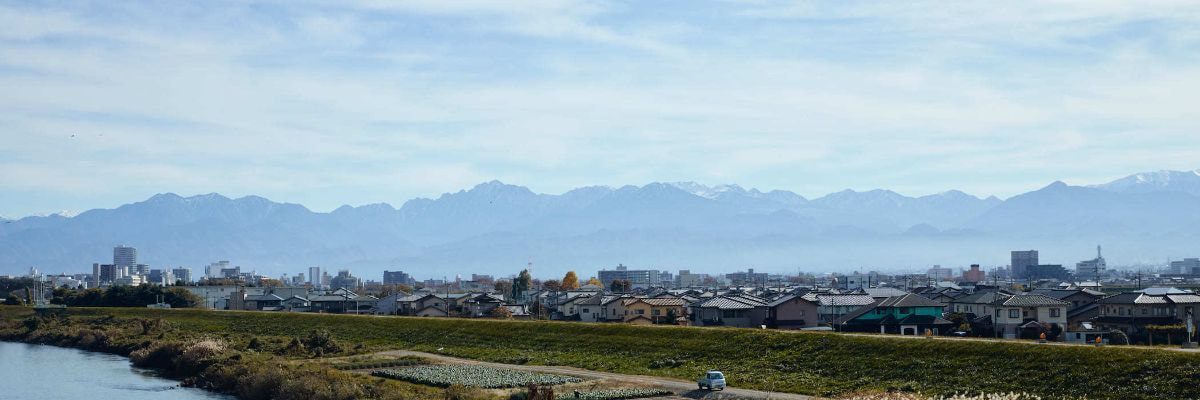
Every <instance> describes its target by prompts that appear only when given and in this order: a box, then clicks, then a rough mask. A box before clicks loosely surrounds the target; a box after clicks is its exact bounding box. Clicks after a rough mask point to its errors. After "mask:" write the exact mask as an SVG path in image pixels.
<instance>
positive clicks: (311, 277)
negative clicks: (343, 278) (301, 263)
mask: <svg viewBox="0 0 1200 400" xmlns="http://www.w3.org/2000/svg"><path fill="white" fill-rule="evenodd" d="M308 284H310V285H313V286H316V287H321V267H308Z"/></svg>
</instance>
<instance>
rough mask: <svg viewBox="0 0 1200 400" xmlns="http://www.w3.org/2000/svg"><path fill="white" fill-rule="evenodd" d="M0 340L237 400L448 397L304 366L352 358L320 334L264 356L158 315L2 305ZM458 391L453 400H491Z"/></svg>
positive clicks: (243, 340) (235, 339)
mask: <svg viewBox="0 0 1200 400" xmlns="http://www.w3.org/2000/svg"><path fill="white" fill-rule="evenodd" d="M73 311H75V310H73ZM0 340H4V341H13V342H23V343H31V344H43V345H52V346H60V347H70V348H77V349H81V350H86V351H92V352H102V353H109V354H115V355H119V356H124V357H127V358H128V359H129V360H130V362H131V363H132V364H133V365H134V366H137V367H141V368H147V369H152V370H155V371H158V372H159V373H161V375H162V376H164V377H167V378H170V379H175V380H178V381H180V382H181V385H183V386H186V387H195V388H200V389H204V390H208V391H212V392H216V393H222V394H228V395H233V396H236V397H237V398H239V399H243V400H268V399H278V400H293V399H294V400H301V399H321V400H349V399H362V398H370V399H387V400H409V399H429V398H447V396H446V395H445V393H446V392H447V390H445V389H441V388H432V387H425V386H420V385H410V384H405V383H402V382H397V381H389V380H382V379H373V378H370V377H367V376H363V375H361V374H354V373H349V372H342V371H338V370H336V369H333V368H330V367H328V366H327V365H320V364H319V363H310V362H304V361H306V360H319V359H320V356H325V355H328V356H337V355H349V354H353V352H352V351H348V350H344V349H342V348H341V345H340V344H339V343H338V342H337V341H336V340H335V339H333V338H331V337H329V336H328V335H326V334H323V333H320V332H314V333H311V334H310V335H309V336H304V337H301V338H294V342H284V343H283V344H282V346H278V347H279V350H280V352H279V353H275V352H270V351H262V350H265V349H264V348H263V347H266V346H267V345H265V344H263V343H262V342H261V341H260V339H258V338H256V337H249V338H247V337H244V336H241V335H239V336H234V335H213V334H208V333H201V332H193V331H188V330H184V329H177V328H175V327H174V326H172V325H171V323H170V322H169V321H167V320H165V319H162V318H153V319H151V318H140V317H118V316H115V315H103V313H101V315H86V316H79V315H71V316H67V317H47V318H40V317H35V316H33V313H32V312H31V311H30V310H29V309H28V308H19V307H0ZM279 341H280V340H278V339H277V340H274V341H272V342H279ZM256 347H258V348H257V349H256ZM460 392H462V393H458V394H457V395H456V396H454V397H453V398H457V399H477V398H478V399H490V398H491V396H486V395H483V394H480V395H479V396H475V395H474V394H473V393H471V392H470V391H460Z"/></svg>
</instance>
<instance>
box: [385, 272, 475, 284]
mask: <svg viewBox="0 0 1200 400" xmlns="http://www.w3.org/2000/svg"><path fill="white" fill-rule="evenodd" d="M473 276H474V275H473ZM472 280H477V279H472ZM413 283H416V280H415V279H413V277H412V276H411V275H409V274H407V273H405V272H404V271H383V284H384V285H412V284H413Z"/></svg>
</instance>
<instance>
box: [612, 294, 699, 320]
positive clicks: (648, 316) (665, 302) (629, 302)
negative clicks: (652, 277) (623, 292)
mask: <svg viewBox="0 0 1200 400" xmlns="http://www.w3.org/2000/svg"><path fill="white" fill-rule="evenodd" d="M623 302H624V303H625V304H624V312H625V317H624V319H623V320H624V322H635V323H636V322H642V321H641V320H645V321H648V322H649V323H651V324H680V323H681V322H682V323H686V322H687V312H686V311H685V308H684V307H686V306H687V302H686V301H683V299H679V298H674V297H656V298H650V299H645V298H632V299H625V300H623ZM634 319H638V320H639V321H634Z"/></svg>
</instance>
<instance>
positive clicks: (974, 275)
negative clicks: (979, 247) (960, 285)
mask: <svg viewBox="0 0 1200 400" xmlns="http://www.w3.org/2000/svg"><path fill="white" fill-rule="evenodd" d="M983 279H984V273H983V270H981V269H979V264H971V269H968V270H966V271H963V281H964V282H975V283H979V282H983Z"/></svg>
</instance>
